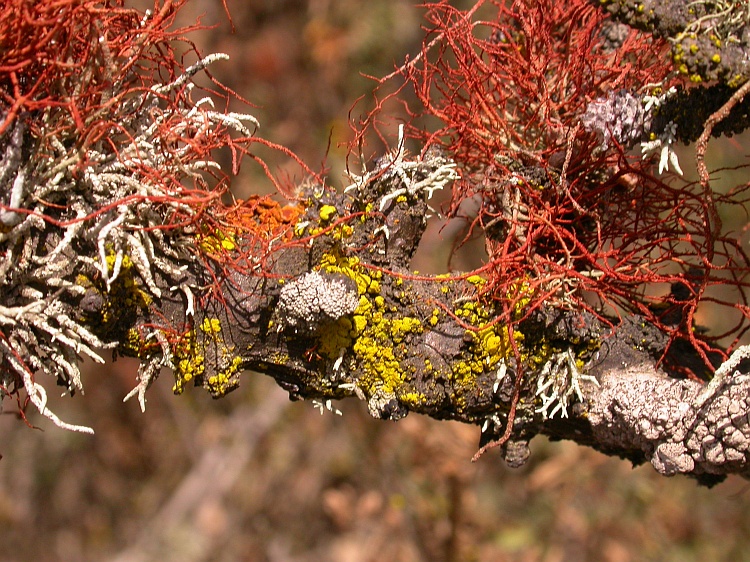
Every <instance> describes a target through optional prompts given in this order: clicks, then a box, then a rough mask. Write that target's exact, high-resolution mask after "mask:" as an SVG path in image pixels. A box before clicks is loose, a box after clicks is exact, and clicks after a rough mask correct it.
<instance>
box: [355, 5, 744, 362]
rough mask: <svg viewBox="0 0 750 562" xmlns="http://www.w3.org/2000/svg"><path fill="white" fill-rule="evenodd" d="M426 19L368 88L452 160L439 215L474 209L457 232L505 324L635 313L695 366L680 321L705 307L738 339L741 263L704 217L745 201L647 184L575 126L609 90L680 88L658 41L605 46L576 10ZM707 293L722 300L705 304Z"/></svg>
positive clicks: (644, 165)
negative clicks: (456, 170) (523, 317)
mask: <svg viewBox="0 0 750 562" xmlns="http://www.w3.org/2000/svg"><path fill="white" fill-rule="evenodd" d="M427 8H428V12H427V21H428V22H429V26H428V36H427V38H426V39H425V42H424V47H423V51H422V52H421V53H420V54H419V55H418V56H417V57H415V58H414V59H413V60H411V61H409V62H407V64H405V65H404V66H402V67H401V68H399V69H398V71H397V72H395V73H394V74H393V75H391V76H389V77H387V78H386V79H384V80H383V81H382V82H381V84H380V86H379V90H380V89H381V88H382V89H385V86H386V85H391V84H392V83H393V82H394V81H397V80H399V79H401V80H403V82H402V84H401V85H400V87H398V88H397V91H396V93H394V94H389V95H388V96H386V99H391V98H396V97H397V98H400V99H402V100H409V99H410V97H411V95H412V94H408V95H407V92H411V91H413V92H414V95H416V98H417V100H418V103H417V104H413V103H410V102H408V101H404V102H403V103H404V105H405V106H406V107H407V110H408V111H409V114H410V115H411V117H412V122H411V127H410V135H411V137H412V138H417V139H419V140H420V141H421V142H422V143H423V144H424V145H425V146H426V147H427V146H430V145H438V146H440V147H442V148H443V149H444V150H445V152H446V153H447V154H448V155H450V157H451V158H453V159H455V160H456V161H457V162H458V163H459V165H460V167H461V171H462V181H460V182H457V183H456V184H455V185H454V188H453V193H452V198H451V200H450V202H449V205H448V209H447V215H448V216H452V217H457V216H465V215H466V214H467V211H466V210H465V209H466V208H468V207H470V206H467V205H462V203H464V202H467V201H469V200H470V202H471V203H472V205H474V206H477V204H478V207H479V210H478V211H477V212H476V213H474V214H470V216H469V218H468V220H469V222H470V229H469V231H470V235H480V234H481V235H483V236H484V237H485V238H486V240H487V251H488V254H489V259H488V261H487V263H486V265H485V266H484V267H482V268H481V269H480V270H478V271H479V272H481V273H483V274H484V275H485V276H486V277H487V279H488V283H487V284H486V285H485V287H484V289H483V291H484V296H485V297H487V298H491V299H494V300H496V301H497V302H498V303H499V304H500V305H501V309H502V310H504V319H503V320H504V321H513V320H512V319H513V318H514V314H517V313H518V305H519V304H525V302H526V299H529V298H530V299H531V300H530V302H529V303H528V304H529V305H528V306H526V308H525V310H526V312H527V313H529V312H531V311H532V310H534V309H535V308H537V307H540V306H542V305H553V306H563V307H571V308H578V309H580V308H583V309H588V310H592V311H595V312H596V313H597V314H602V312H603V313H605V314H607V315H613V314H614V315H619V314H622V313H623V311H627V312H628V313H632V312H634V313H638V314H640V315H643V316H644V317H645V318H646V319H647V320H648V321H649V322H653V323H655V324H656V325H657V326H659V327H660V328H661V329H663V330H664V331H665V332H666V333H668V334H669V335H670V338H671V340H670V341H676V340H680V339H684V340H688V341H689V342H690V343H691V345H692V346H693V347H695V348H697V349H698V350H699V353H701V354H702V356H703V357H704V359H705V360H706V361H707V358H706V355H705V350H706V349H707V346H706V344H705V342H704V341H703V340H699V339H698V337H697V336H696V331H695V319H694V316H695V312H696V309H697V307H698V305H699V304H700V303H701V302H704V301H706V302H710V303H712V304H716V305H725V306H729V307H732V308H733V309H735V310H737V311H739V314H737V315H736V316H737V318H738V319H737V324H736V325H735V326H734V327H733V328H732V330H730V332H728V333H729V334H731V335H732V337H733V338H736V339H735V340H734V341H735V343H736V342H737V341H738V339H739V338H740V337H741V336H742V335H743V334H744V332H745V331H746V330H747V328H748V326H747V320H748V310H749V309H748V307H747V303H746V302H745V297H744V295H743V292H742V290H743V289H744V288H745V287H746V279H745V277H746V272H747V264H748V262H747V256H746V255H745V253H744V251H743V250H742V249H741V248H740V246H739V242H738V239H737V236H736V234H735V235H730V234H725V233H722V231H721V225H720V224H717V223H718V222H719V221H718V214H717V212H716V206H717V205H718V204H719V203H732V204H737V203H742V201H739V199H743V198H745V196H743V195H742V192H743V191H744V189H743V190H742V191H740V193H734V194H733V195H730V196H727V197H723V196H719V195H717V194H715V193H713V192H710V190H709V191H706V190H704V188H703V187H702V186H701V185H699V184H697V183H689V182H687V181H685V180H683V179H682V178H680V177H676V176H674V175H672V174H664V175H662V176H661V177H657V176H656V171H655V166H654V159H653V158H647V159H645V160H644V159H643V158H642V157H641V155H640V153H635V151H633V150H630V147H623V146H619V145H618V144H617V142H611V141H610V142H609V146H607V145H606V144H604V145H603V143H602V141H601V138H598V137H597V136H596V135H595V134H592V133H591V132H589V131H587V130H586V129H585V128H584V127H583V125H582V123H581V116H582V114H583V113H584V112H585V111H586V108H587V106H588V105H589V104H590V103H591V102H593V101H595V100H601V99H604V98H607V95H608V94H610V93H615V92H618V91H621V90H625V91H628V92H631V93H633V94H634V95H642V94H652V93H653V88H654V85H657V84H658V85H659V86H660V88H661V90H660V91H666V90H667V89H668V88H669V87H671V86H673V85H679V80H680V78H676V77H674V74H670V73H671V70H672V69H671V63H670V61H669V50H668V45H667V44H666V42H665V41H663V40H660V39H656V38H653V37H651V36H649V35H646V34H643V33H640V32H637V31H635V30H629V29H628V28H624V30H625V31H622V29H621V30H620V31H619V33H620V37H619V39H617V40H616V41H615V43H614V44H613V41H612V35H613V33H611V32H609V31H610V30H611V29H612V28H611V27H609V26H611V25H612V23H611V22H610V21H609V20H608V18H607V15H606V13H605V12H603V11H600V10H598V8H597V7H596V5H595V4H594V3H592V2H589V1H588V0H573V1H572V2H557V1H555V0H515V1H512V2H505V1H495V0H487V1H479V2H477V4H476V5H475V6H474V8H472V9H471V10H469V11H462V10H459V9H456V8H454V7H452V6H450V5H449V4H448V3H447V2H438V3H435V4H428V5H427ZM389 87H390V86H389ZM377 93H378V91H376V94H377ZM384 103H385V99H381V100H379V101H378V103H377V107H376V109H375V110H374V111H373V112H372V113H371V114H369V115H368V117H367V119H365V120H364V122H362V123H360V125H359V127H358V135H357V138H356V142H357V143H359V144H361V143H362V142H363V139H364V138H365V137H366V136H367V135H368V134H369V133H371V132H372V131H373V130H377V128H378V127H377V126H378V124H379V123H381V122H382V115H381V111H382V108H383V106H384ZM435 119H437V122H438V125H437V126H436V127H434V123H435ZM425 123H427V124H428V125H433V128H432V129H431V130H429V131H426V130H425V125H424V124H425ZM613 127H614V125H613ZM715 286H718V287H720V288H721V291H720V292H719V294H718V295H717V293H716V292H714V293H711V296H710V297H709V296H708V292H707V291H709V289H710V288H711V287H715ZM520 288H522V290H519V289H520ZM727 335H728V334H726V333H725V334H718V335H716V337H717V338H718V337H726V336H727Z"/></svg>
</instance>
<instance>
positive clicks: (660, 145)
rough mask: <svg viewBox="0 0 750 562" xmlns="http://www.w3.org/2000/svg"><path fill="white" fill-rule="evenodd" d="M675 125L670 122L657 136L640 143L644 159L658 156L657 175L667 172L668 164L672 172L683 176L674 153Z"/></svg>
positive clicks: (675, 140)
mask: <svg viewBox="0 0 750 562" xmlns="http://www.w3.org/2000/svg"><path fill="white" fill-rule="evenodd" d="M676 133H677V125H676V124H675V123H674V122H673V121H670V122H669V123H668V124H667V126H666V127H664V130H663V131H662V133H661V134H660V135H659V136H656V137H655V138H653V139H652V140H649V141H646V142H642V143H641V154H642V155H643V157H644V158H647V157H649V156H651V155H652V154H656V153H657V152H658V153H659V154H660V156H659V173H660V174H663V173H664V172H666V171H668V170H669V166H670V164H671V165H672V168H674V171H675V172H677V173H678V174H680V175H683V172H682V168H680V161H679V159H678V157H677V153H676V152H675V151H674V145H675V143H676V142H677V136H676Z"/></svg>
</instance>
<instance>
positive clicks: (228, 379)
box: [206, 356, 243, 397]
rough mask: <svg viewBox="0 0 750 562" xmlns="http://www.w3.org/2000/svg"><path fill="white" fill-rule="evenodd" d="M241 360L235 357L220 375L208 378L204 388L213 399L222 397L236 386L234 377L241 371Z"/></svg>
mask: <svg viewBox="0 0 750 562" xmlns="http://www.w3.org/2000/svg"><path fill="white" fill-rule="evenodd" d="M242 364H243V362H242V358H241V357H238V356H235V357H233V358H232V359H231V361H230V362H229V365H228V366H227V367H226V368H225V369H224V370H223V371H221V372H220V373H218V374H216V375H214V376H211V377H209V378H208V381H206V382H207V384H206V388H207V389H208V391H209V392H211V394H212V395H213V396H214V397H217V396H224V395H225V394H226V393H227V392H229V391H230V390H232V389H233V388H235V387H236V386H237V382H236V379H235V378H234V375H236V374H237V373H238V372H239V371H241V370H242Z"/></svg>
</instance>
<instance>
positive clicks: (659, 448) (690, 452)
mask: <svg viewBox="0 0 750 562" xmlns="http://www.w3.org/2000/svg"><path fill="white" fill-rule="evenodd" d="M644 371H648V369H644ZM600 384H601V387H600V389H599V392H598V393H596V394H592V395H590V399H591V402H590V403H589V410H588V420H589V422H590V424H591V427H592V430H593V435H594V438H595V440H596V441H597V443H598V447H599V448H602V449H603V450H605V451H606V450H619V451H627V450H631V452H632V454H631V455H630V456H631V458H632V459H634V460H637V459H638V458H639V457H641V458H642V459H643V460H648V461H649V462H650V463H651V464H652V465H653V467H654V468H655V469H656V470H657V471H658V472H659V473H661V474H664V475H665V476H672V475H675V474H692V475H694V476H698V477H700V476H701V475H724V474H727V473H739V474H745V475H747V474H748V461H749V460H750V457H749V456H748V449H749V448H750V418H749V416H750V376H748V375H742V374H739V373H735V375H734V376H730V377H726V378H722V379H721V380H720V382H719V383H717V384H715V385H713V387H712V388H710V389H709V390H710V392H709V393H708V394H706V388H707V387H704V386H702V385H700V384H699V383H696V382H694V381H689V380H676V379H673V378H668V377H666V376H663V377H660V376H657V375H651V376H644V373H642V372H641V370H640V369H638V368H631V369H628V370H623V371H611V372H609V373H607V374H605V375H603V376H602V377H601V378H600Z"/></svg>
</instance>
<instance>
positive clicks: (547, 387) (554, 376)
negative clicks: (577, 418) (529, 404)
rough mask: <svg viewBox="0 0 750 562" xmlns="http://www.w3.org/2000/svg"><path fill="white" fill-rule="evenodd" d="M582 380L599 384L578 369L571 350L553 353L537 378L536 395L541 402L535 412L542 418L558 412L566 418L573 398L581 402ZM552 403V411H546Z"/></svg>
mask: <svg viewBox="0 0 750 562" xmlns="http://www.w3.org/2000/svg"><path fill="white" fill-rule="evenodd" d="M583 381H585V382H590V383H593V384H595V385H597V386H598V385H599V382H598V381H597V380H596V378H595V377H593V376H591V375H586V374H583V373H581V372H580V371H579V370H578V367H577V365H576V359H575V355H573V350H571V349H568V350H567V351H562V352H558V353H555V354H554V355H552V357H551V358H550V359H549V360H548V361H547V362H546V363H545V364H544V367H543V368H542V371H541V373H539V378H538V379H537V390H536V396H538V397H539V399H540V400H541V401H542V404H541V406H539V408H537V409H536V412H537V413H541V414H542V417H543V418H544V419H551V418H554V417H555V414H557V413H558V412H560V415H561V417H563V418H567V417H568V407H569V406H570V405H571V404H572V403H573V398H576V399H577V400H578V402H583V393H582V391H581V382H583ZM553 404H554V407H553V408H552V411H548V410H549V409H550V407H552V406H553Z"/></svg>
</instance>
